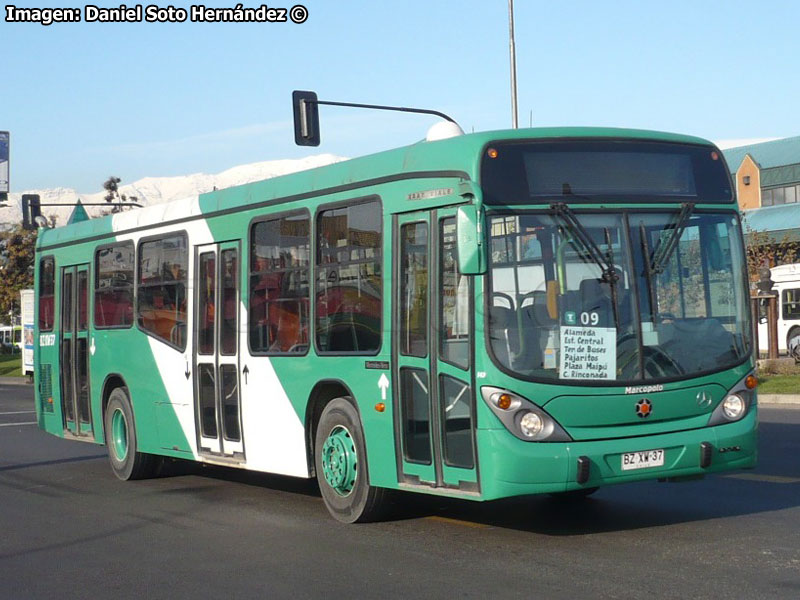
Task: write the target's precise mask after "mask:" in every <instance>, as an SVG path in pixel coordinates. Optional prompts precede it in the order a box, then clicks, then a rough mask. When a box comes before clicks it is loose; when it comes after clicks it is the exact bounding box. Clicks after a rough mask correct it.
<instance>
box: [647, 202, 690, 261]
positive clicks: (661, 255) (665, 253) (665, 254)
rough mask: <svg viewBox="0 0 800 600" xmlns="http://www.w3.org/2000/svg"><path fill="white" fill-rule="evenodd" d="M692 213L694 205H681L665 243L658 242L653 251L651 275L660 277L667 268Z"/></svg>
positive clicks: (688, 203) (662, 241)
mask: <svg viewBox="0 0 800 600" xmlns="http://www.w3.org/2000/svg"><path fill="white" fill-rule="evenodd" d="M693 211H694V204H692V203H691V202H686V203H684V204H682V205H681V212H680V214H679V215H678V221H677V223H675V228H674V229H673V230H672V233H671V234H670V236H669V237H668V238H667V239H666V241H664V240H661V241H659V244H658V246H656V248H655V250H653V256H652V257H651V258H650V271H651V272H652V273H655V274H657V275H660V274H661V273H663V272H664V268H665V267H666V266H667V263H668V262H669V259H670V258H672V253H673V252H675V248H677V247H678V242H679V241H680V239H681V236H682V235H683V230H684V229H686V225H687V224H688V223H689V219H690V218H691V216H692V212H693Z"/></svg>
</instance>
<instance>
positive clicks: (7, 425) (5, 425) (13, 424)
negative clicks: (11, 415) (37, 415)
mask: <svg viewBox="0 0 800 600" xmlns="http://www.w3.org/2000/svg"><path fill="white" fill-rule="evenodd" d="M38 424H39V423H37V422H36V421H31V422H29V423H0V427H14V426H15V425H38Z"/></svg>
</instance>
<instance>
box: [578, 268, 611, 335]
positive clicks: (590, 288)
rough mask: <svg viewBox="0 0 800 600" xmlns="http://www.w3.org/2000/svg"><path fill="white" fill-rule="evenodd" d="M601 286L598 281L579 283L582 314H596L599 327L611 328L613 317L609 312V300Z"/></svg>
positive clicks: (589, 280) (585, 280) (588, 280)
mask: <svg viewBox="0 0 800 600" xmlns="http://www.w3.org/2000/svg"><path fill="white" fill-rule="evenodd" d="M603 285H608V284H603V283H602V282H601V281H600V280H599V279H584V280H582V281H581V283H580V286H579V290H580V298H581V308H580V312H582V313H584V312H585V313H597V315H598V317H599V320H598V322H597V326H599V327H613V326H614V316H613V312H612V310H611V298H610V297H609V295H608V294H607V293H606V291H605V290H604V289H603Z"/></svg>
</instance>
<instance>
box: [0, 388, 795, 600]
mask: <svg viewBox="0 0 800 600" xmlns="http://www.w3.org/2000/svg"><path fill="white" fill-rule="evenodd" d="M32 406H33V394H32V390H31V388H30V387H29V386H7V385H4V384H2V383H0V598H2V599H17V598H48V599H52V598H89V597H92V598H95V597H97V596H100V597H113V598H115V599H116V598H170V599H178V598H256V597H260V598H337V597H339V598H341V597H345V598H523V597H524V598H570V599H575V598H600V597H602V598H645V597H647V598H693V599H694V598H798V597H800V459H799V458H798V457H799V456H800V410H799V409H798V408H785V407H769V406H762V407H761V426H760V435H761V442H760V462H759V467H758V468H757V469H756V470H755V471H747V472H740V473H734V474H729V475H725V476H713V477H708V478H706V479H705V480H704V481H698V482H691V483H681V484H666V483H656V482H653V483H641V484H633V485H627V486H619V487H610V488H606V489H602V490H600V491H599V492H598V493H597V494H596V495H595V496H593V497H592V498H591V499H589V500H587V501H585V502H583V503H578V504H566V503H563V502H560V501H556V500H554V499H550V498H538V497H537V498H522V499H513V500H505V501H500V502H493V503H483V504H479V503H468V502H463V501H452V500H442V499H439V498H435V497H425V496H402V497H401V498H400V502H401V508H400V512H399V514H398V515H397V517H396V518H395V519H394V520H392V521H388V522H384V523H377V524H370V525H355V526H354V525H341V524H339V523H337V522H335V521H334V520H333V519H331V518H330V517H329V516H328V515H327V513H326V511H325V508H324V506H323V504H322V500H321V498H320V497H319V495H318V492H317V490H316V488H315V486H314V485H313V483H309V482H305V481H298V480H294V479H289V478H281V477H273V476H265V475H260V474H252V473H245V472H241V471H235V470H227V469H221V468H202V467H199V466H195V465H185V464H184V465H180V464H179V465H174V466H172V467H171V469H170V472H169V473H167V474H166V475H165V476H163V477H161V478H159V479H153V480H148V481H140V482H120V481H118V480H116V479H115V478H114V476H113V475H112V474H111V471H110V469H109V467H108V465H107V463H106V458H105V448H103V447H99V446H94V445H89V444H82V443H80V442H71V441H64V440H61V439H58V438H55V437H52V436H50V435H47V434H45V433H42V432H41V431H39V430H38V429H37V427H36V426H35V425H29V424H25V423H30V422H31V421H33V420H34V415H33V414H32V413H31V412H26V411H32V410H33V408H32Z"/></svg>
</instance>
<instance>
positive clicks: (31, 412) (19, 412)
mask: <svg viewBox="0 0 800 600" xmlns="http://www.w3.org/2000/svg"><path fill="white" fill-rule="evenodd" d="M35 412H36V411H35V410H17V411H14V412H0V415H32V414H33V413H35Z"/></svg>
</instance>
